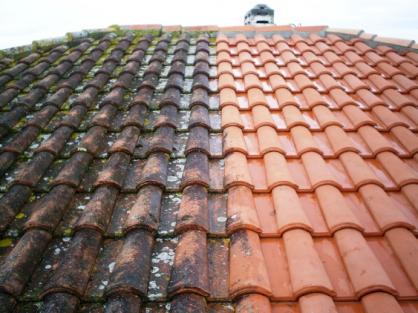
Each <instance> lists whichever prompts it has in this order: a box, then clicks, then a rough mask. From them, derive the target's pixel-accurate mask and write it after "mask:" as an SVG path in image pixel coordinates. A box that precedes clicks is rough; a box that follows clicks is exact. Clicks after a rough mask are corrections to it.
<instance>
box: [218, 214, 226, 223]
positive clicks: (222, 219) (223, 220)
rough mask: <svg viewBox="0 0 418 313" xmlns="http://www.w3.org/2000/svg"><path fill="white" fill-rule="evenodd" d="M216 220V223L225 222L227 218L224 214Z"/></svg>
mask: <svg viewBox="0 0 418 313" xmlns="http://www.w3.org/2000/svg"><path fill="white" fill-rule="evenodd" d="M216 220H217V221H218V223H225V222H226V220H227V218H226V217H225V216H219V217H218V218H217V219H216Z"/></svg>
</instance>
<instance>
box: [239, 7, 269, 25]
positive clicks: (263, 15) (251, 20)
mask: <svg viewBox="0 0 418 313" xmlns="http://www.w3.org/2000/svg"><path fill="white" fill-rule="evenodd" d="M244 24H245V25H272V24H274V10H273V9H271V8H270V7H269V6H268V5H265V4H257V5H256V6H255V7H254V8H252V9H251V10H250V11H248V12H247V14H246V15H245V19H244Z"/></svg>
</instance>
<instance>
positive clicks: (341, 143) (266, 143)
mask: <svg viewBox="0 0 418 313" xmlns="http://www.w3.org/2000/svg"><path fill="white" fill-rule="evenodd" d="M228 35H229V36H226V35H222V34H221V35H219V36H218V38H217V64H218V73H217V74H218V88H219V93H220V107H221V112H222V113H221V115H222V129H223V137H224V145H223V149H224V157H225V180H224V183H225V188H226V189H227V191H228V196H227V197H228V202H227V212H228V222H227V231H228V234H229V235H230V238H231V244H230V259H229V261H230V266H229V274H230V276H229V291H230V296H231V297H232V298H233V299H234V300H235V301H237V311H238V312H303V313H307V312H367V313H372V312H376V313H378V312H385V311H388V312H405V313H406V312H417V310H418V301H417V300H418V276H417V275H416V273H417V270H418V262H417V261H418V241H417V238H416V235H417V226H418V201H417V200H418V198H417V195H418V163H417V161H418V154H417V152H418V136H417V125H418V124H417V123H418V119H417V117H418V110H417V103H418V85H417V84H416V79H417V77H418V68H417V54H416V53H415V52H407V53H406V54H404V55H400V54H398V53H397V52H395V51H394V50H393V49H391V48H389V47H387V46H378V47H376V48H372V47H370V46H368V45H366V44H365V43H364V42H363V40H362V39H360V38H354V39H352V40H350V41H346V40H344V39H342V38H341V37H339V36H337V35H335V34H329V35H327V36H326V37H321V36H319V35H318V34H310V35H309V36H301V35H300V34H293V35H291V36H290V38H285V37H284V36H282V35H280V34H274V35H273V36H271V37H270V36H264V35H263V34H256V35H255V36H249V35H248V33H239V34H228Z"/></svg>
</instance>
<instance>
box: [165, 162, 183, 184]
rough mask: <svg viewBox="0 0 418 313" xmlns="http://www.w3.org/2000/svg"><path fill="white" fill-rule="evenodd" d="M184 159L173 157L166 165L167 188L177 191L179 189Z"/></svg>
mask: <svg viewBox="0 0 418 313" xmlns="http://www.w3.org/2000/svg"><path fill="white" fill-rule="evenodd" d="M185 164H186V159H184V158H180V159H173V160H171V161H170V163H169V165H168V176H167V186H166V188H167V189H168V190H172V191H177V190H179V189H180V184H181V179H182V176H183V170H184V166H185Z"/></svg>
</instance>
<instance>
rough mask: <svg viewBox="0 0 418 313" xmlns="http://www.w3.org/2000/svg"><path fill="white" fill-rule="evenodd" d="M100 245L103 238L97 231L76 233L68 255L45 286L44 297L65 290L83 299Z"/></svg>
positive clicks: (88, 230)
mask: <svg viewBox="0 0 418 313" xmlns="http://www.w3.org/2000/svg"><path fill="white" fill-rule="evenodd" d="M100 244H101V237H100V234H99V233H98V232H97V231H95V230H91V229H84V230H80V231H78V232H76V233H75V235H74V237H72V239H71V242H70V245H69V247H68V250H67V253H66V254H65V255H64V257H63V258H62V259H61V261H60V263H59V265H58V266H57V268H56V270H55V271H54V273H53V275H52V276H51V278H50V279H49V281H48V283H47V284H46V285H45V287H44V291H43V293H42V295H43V296H45V295H46V294H51V293H54V292H55V291H57V290H63V291H64V290H65V291H67V292H69V293H74V294H76V295H77V296H79V297H81V296H82V294H83V291H84V288H86V286H87V283H88V279H89V274H90V271H91V270H92V269H93V267H94V264H95V261H96V257H97V254H98V252H99V249H100ZM74 260H77V261H76V262H75V261H74Z"/></svg>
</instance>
